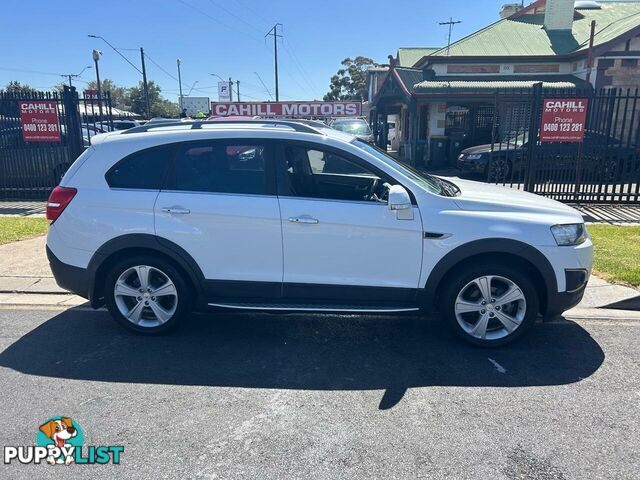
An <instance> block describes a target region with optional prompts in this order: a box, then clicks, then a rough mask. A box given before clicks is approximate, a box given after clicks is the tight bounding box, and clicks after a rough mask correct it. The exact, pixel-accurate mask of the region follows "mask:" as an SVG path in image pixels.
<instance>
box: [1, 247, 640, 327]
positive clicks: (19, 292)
mask: <svg viewBox="0 0 640 480" xmlns="http://www.w3.org/2000/svg"><path fill="white" fill-rule="evenodd" d="M45 242H46V237H45V236H40V237H36V238H32V239H29V240H22V241H20V242H13V243H9V244H6V245H0V306H3V305H4V306H7V305H31V306H34V305H41V306H61V307H71V306H76V305H81V304H83V303H85V302H86V300H85V299H83V298H80V297H78V296H76V295H72V294H70V293H69V292H67V291H66V290H63V289H61V288H60V287H58V285H57V284H56V282H55V279H54V278H53V275H52V273H51V271H50V270H49V262H48V260H47V257H46V252H45ZM603 310H607V312H608V313H607V315H617V316H620V315H623V316H636V315H637V316H638V317H639V318H640V291H638V290H636V289H633V288H629V287H623V286H620V285H612V284H610V283H608V282H606V281H604V280H602V279H600V278H597V277H591V280H590V281H589V285H588V286H587V291H586V293H585V296H584V299H583V301H582V302H581V303H580V305H578V306H577V307H576V308H574V309H572V310H570V311H569V312H568V313H567V315H568V316H572V317H580V318H582V317H585V318H587V317H588V318H593V317H601V316H602V315H603V314H605V312H604V311H603Z"/></svg>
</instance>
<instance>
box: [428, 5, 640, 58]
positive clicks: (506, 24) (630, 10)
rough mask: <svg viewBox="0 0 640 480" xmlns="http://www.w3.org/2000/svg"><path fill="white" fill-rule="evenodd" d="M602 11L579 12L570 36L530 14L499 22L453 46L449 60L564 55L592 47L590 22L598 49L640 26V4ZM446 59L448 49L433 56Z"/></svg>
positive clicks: (538, 15) (608, 7)
mask: <svg viewBox="0 0 640 480" xmlns="http://www.w3.org/2000/svg"><path fill="white" fill-rule="evenodd" d="M600 5H601V7H600V8H599V9H578V10H577V11H578V12H579V13H580V14H581V16H582V18H575V19H574V21H573V28H572V30H571V32H555V33H554V32H552V33H548V32H547V31H546V30H545V29H544V28H543V25H544V15H543V14H531V15H523V16H521V17H514V18H505V19H502V20H499V21H497V22H495V23H493V24H491V25H489V26H487V27H485V28H483V29H481V30H478V31H477V32H475V33H473V34H471V35H469V36H467V37H465V38H463V39H461V40H458V41H457V42H454V43H452V44H451V46H450V47H449V56H537V55H563V54H567V53H572V52H575V51H580V50H585V49H587V48H588V46H589V35H590V30H591V21H592V20H595V21H596V34H595V37H594V45H595V46H598V45H601V44H603V43H606V42H608V41H610V40H613V39H615V38H616V37H618V36H620V35H622V34H624V33H626V32H628V31H630V30H632V29H634V28H636V27H638V26H640V2H603V3H601V4H600ZM433 55H434V56H440V55H446V47H445V48H442V49H440V50H438V51H437V52H433Z"/></svg>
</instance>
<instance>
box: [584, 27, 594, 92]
mask: <svg viewBox="0 0 640 480" xmlns="http://www.w3.org/2000/svg"><path fill="white" fill-rule="evenodd" d="M595 35H596V21H595V20H592V21H591V34H590V35H589V49H588V50H587V77H586V78H585V81H584V83H585V85H586V86H587V88H588V87H591V70H593V38H594V37H595Z"/></svg>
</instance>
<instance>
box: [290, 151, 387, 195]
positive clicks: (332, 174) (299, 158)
mask: <svg viewBox="0 0 640 480" xmlns="http://www.w3.org/2000/svg"><path fill="white" fill-rule="evenodd" d="M283 150H284V151H283V153H284V158H283V159H280V161H279V162H278V194H279V195H283V196H294V197H307V198H320V199H331V200H347V201H371V202H376V203H384V202H386V195H387V193H388V187H387V183H385V180H383V179H382V178H380V177H378V175H377V174H376V173H375V172H374V171H373V170H369V169H367V168H366V167H365V166H364V165H361V164H359V163H358V162H356V161H353V160H351V159H350V158H347V157H346V156H342V155H339V154H337V153H334V152H333V151H332V150H328V149H327V150H323V149H317V148H309V147H306V146H302V145H299V146H298V145H289V146H285V147H284V149H283Z"/></svg>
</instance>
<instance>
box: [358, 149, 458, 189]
mask: <svg viewBox="0 0 640 480" xmlns="http://www.w3.org/2000/svg"><path fill="white" fill-rule="evenodd" d="M351 143H352V144H353V145H355V146H356V147H358V148H360V149H362V150H364V151H365V152H367V153H370V154H371V155H373V156H374V157H376V158H377V159H378V160H381V161H382V162H384V163H386V164H387V165H389V166H390V167H391V168H393V169H394V170H396V171H397V172H400V173H402V174H403V175H404V176H406V177H408V178H410V179H411V180H412V181H414V182H415V183H417V184H418V185H420V186H421V187H422V188H424V189H425V190H427V191H428V192H431V193H435V194H436V195H443V196H445V197H455V196H456V195H458V194H460V189H459V188H458V187H457V186H456V185H455V184H454V183H452V182H450V181H448V180H443V179H442V178H438V177H434V176H432V175H429V174H428V173H423V172H419V171H418V170H416V169H414V168H413V167H410V166H409V165H404V164H402V163H400V162H398V161H397V160H396V159H395V158H393V157H392V156H390V155H388V154H387V153H386V152H384V151H383V150H381V149H380V148H378V147H375V146H373V145H369V144H368V143H366V142H363V141H362V140H358V139H355V140H354V141H353V142H351Z"/></svg>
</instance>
